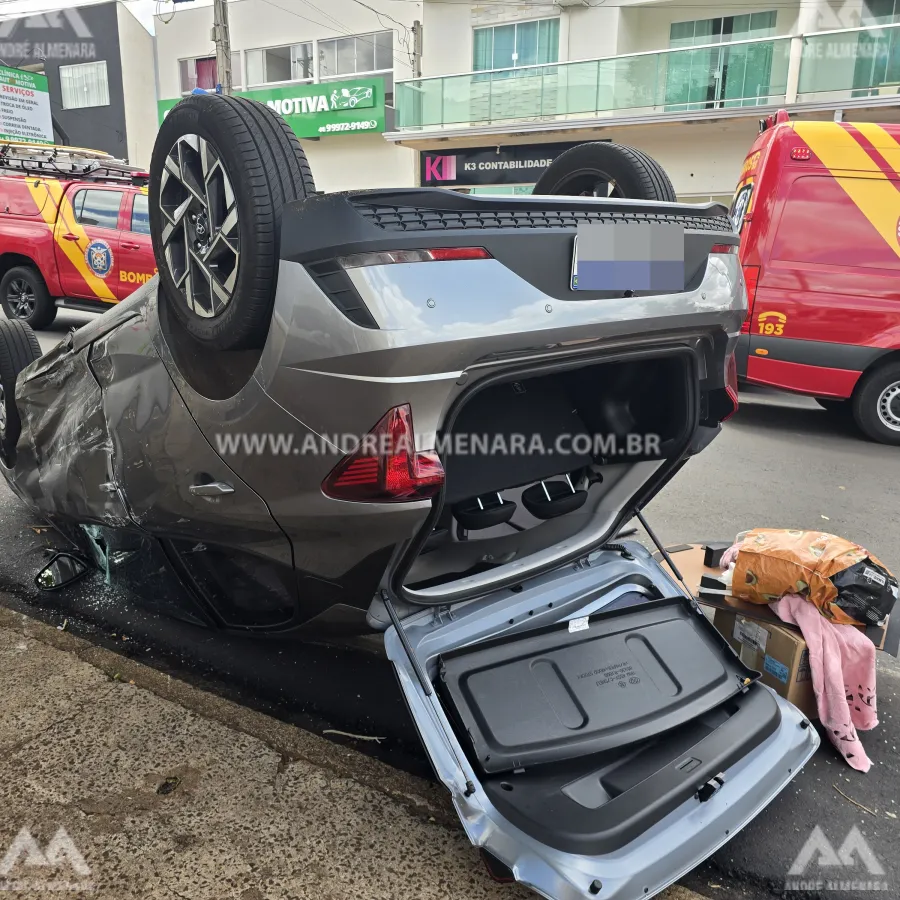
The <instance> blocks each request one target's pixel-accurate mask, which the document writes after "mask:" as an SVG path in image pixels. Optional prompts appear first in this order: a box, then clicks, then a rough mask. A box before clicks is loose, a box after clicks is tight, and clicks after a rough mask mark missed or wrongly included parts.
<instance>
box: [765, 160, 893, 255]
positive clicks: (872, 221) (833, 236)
mask: <svg viewBox="0 0 900 900" xmlns="http://www.w3.org/2000/svg"><path fill="white" fill-rule="evenodd" d="M853 182H856V183H857V185H859V186H860V188H866V189H865V190H863V189H860V188H858V187H855V186H854V185H853V184H852V183H853ZM867 182H868V183H867ZM873 184H874V189H871V190H870V189H868V188H871V187H873ZM898 188H900V182H895V183H894V184H891V183H890V181H888V180H886V179H879V180H877V181H874V183H873V181H872V180H871V179H866V178H843V179H842V180H841V183H840V184H839V183H838V181H837V179H835V178H833V177H832V176H830V175H805V176H803V177H802V178H798V179H796V180H795V181H794V183H793V184H792V185H791V189H790V192H789V193H788V196H787V200H786V202H785V204H784V208H783V211H782V214H781V219H780V220H779V222H778V227H777V229H776V232H775V238H774V240H773V242H772V254H771V259H772V261H773V262H776V263H778V264H780V265H782V266H787V267H790V268H794V267H796V266H798V265H799V266H803V265H815V266H819V267H823V268H824V267H835V266H836V267H841V268H844V269H847V268H849V269H859V268H872V269H889V270H894V271H900V257H898V254H897V253H896V251H895V250H894V245H893V241H892V240H891V239H892V238H893V237H894V235H893V229H892V230H891V233H890V234H887V235H882V234H881V233H880V232H879V229H878V227H877V226H878V224H879V221H880V220H879V212H880V211H881V209H883V208H884V205H885V204H887V203H888V201H889V200H890V198H891V197H893V196H896V191H897V189H898ZM853 196H856V197H857V199H859V201H860V203H859V204H857V203H856V202H854V200H853V199H852V197H853Z"/></svg>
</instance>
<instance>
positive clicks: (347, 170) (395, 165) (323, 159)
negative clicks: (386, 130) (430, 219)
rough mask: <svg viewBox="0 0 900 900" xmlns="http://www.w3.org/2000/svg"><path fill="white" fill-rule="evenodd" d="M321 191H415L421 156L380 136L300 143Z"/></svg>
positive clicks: (371, 135) (335, 138)
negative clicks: (377, 189)
mask: <svg viewBox="0 0 900 900" xmlns="http://www.w3.org/2000/svg"><path fill="white" fill-rule="evenodd" d="M300 143H301V145H302V146H303V150H304V152H305V153H306V157H307V159H308V160H309V165H310V168H311V169H312V173H313V178H315V180H316V188H317V189H318V190H320V191H327V192H329V193H331V192H332V191H350V190H359V189H360V188H392V187H412V186H413V185H414V184H415V183H416V164H417V160H418V156H417V154H416V153H415V151H413V150H410V149H409V148H408V147H398V146H396V145H395V144H390V143H388V142H387V141H386V140H385V139H384V138H383V137H382V136H381V135H380V134H354V135H335V136H333V137H323V138H321V139H320V140H318V141H304V140H301V141H300Z"/></svg>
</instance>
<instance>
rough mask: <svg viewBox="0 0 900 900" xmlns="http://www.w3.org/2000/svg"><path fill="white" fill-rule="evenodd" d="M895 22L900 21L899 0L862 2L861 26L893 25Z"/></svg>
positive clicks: (868, 0) (865, 0)
mask: <svg viewBox="0 0 900 900" xmlns="http://www.w3.org/2000/svg"><path fill="white" fill-rule="evenodd" d="M897 21H900V0H864V3H863V8H862V13H861V15H860V20H859V24H860V25H861V26H863V27H871V26H872V25H893V24H894V23H895V22H897Z"/></svg>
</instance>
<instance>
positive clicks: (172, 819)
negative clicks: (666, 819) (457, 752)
mask: <svg viewBox="0 0 900 900" xmlns="http://www.w3.org/2000/svg"><path fill="white" fill-rule="evenodd" d="M0 710H2V713H0V893H2V894H3V895H4V896H7V897H15V898H19V897H21V898H28V900H33V898H38V897H46V896H56V897H59V896H90V897H94V898H102V900H106V898H109V900H129V898H140V900H225V898H235V900H281V898H285V900H287V898H291V900H294V898H296V900H305V898H310V900H332V898H334V900H344V898H348V897H351V896H354V897H362V898H366V900H382V898H384V900H430V898H447V900H450V898H465V900H494V898H497V900H500V898H503V900H525V898H535V897H536V896H537V895H536V894H532V893H531V892H529V891H527V890H525V889H524V888H521V887H518V886H513V887H508V886H500V885H495V884H494V883H493V882H491V881H490V880H489V879H488V877H487V876H486V874H485V873H484V870H483V867H482V865H481V862H480V860H479V858H478V855H477V853H476V852H475V850H474V849H473V848H472V847H471V846H470V845H469V843H468V841H467V840H466V838H465V836H464V835H463V832H462V829H461V828H460V827H459V824H458V822H457V820H456V816H455V813H454V812H453V810H452V808H451V807H450V805H449V803H448V802H447V799H446V795H445V793H444V792H443V790H442V789H440V788H439V787H438V786H437V785H434V784H430V783H428V782H425V781H422V780H419V779H416V778H413V777H411V776H409V775H406V774H404V773H401V772H399V771H396V770H394V769H392V768H390V767H389V766H387V765H385V764H383V763H380V762H378V761H377V760H373V759H371V758H370V757H367V756H363V755H361V754H359V753H356V752H354V751H350V750H348V749H347V748H345V747H341V746H338V745H335V744H332V743H330V742H329V741H327V740H325V739H324V738H321V737H319V736H317V735H313V734H310V733H308V732H304V731H301V730H300V729H297V728H295V727H293V726H290V725H286V724H284V723H281V722H278V721H277V720H275V719H272V718H270V717H268V716H265V715H262V714H260V713H257V712H255V711H252V710H248V709H246V708H244V707H241V706H238V705H236V704H233V703H231V702H229V701H226V700H223V699H221V698H218V697H216V696H213V695H211V694H208V693H205V692H203V691H200V690H198V689H196V688H194V687H191V686H189V685H187V684H185V683H183V682H180V681H178V680H176V679H172V678H170V677H169V676H166V675H163V674H161V673H159V672H157V671H156V670H154V669H151V668H148V667H145V666H142V665H140V664H138V663H134V662H132V661H129V660H127V659H125V658H123V657H120V656H118V655H117V654H115V653H113V652H111V651H108V650H105V649H101V648H97V647H95V646H94V645H92V644H90V643H89V642H87V641H84V640H83V639H81V638H78V637H75V636H73V635H70V634H68V633H66V632H61V631H58V630H57V629H55V628H53V627H52V626H48V625H44V624H42V623H40V622H36V621H35V620H33V619H29V618H27V617H25V616H22V615H21V614H19V613H15V612H12V611H10V610H8V609H6V608H4V607H2V606H0ZM60 829H63V830H62V831H60ZM85 891H90V893H89V894H88V893H82V892H85ZM662 896H663V897H665V900H701V898H699V896H698V895H697V894H694V893H692V892H690V891H687V890H686V889H684V888H673V889H671V890H670V891H668V892H666V893H665V894H664V895H662Z"/></svg>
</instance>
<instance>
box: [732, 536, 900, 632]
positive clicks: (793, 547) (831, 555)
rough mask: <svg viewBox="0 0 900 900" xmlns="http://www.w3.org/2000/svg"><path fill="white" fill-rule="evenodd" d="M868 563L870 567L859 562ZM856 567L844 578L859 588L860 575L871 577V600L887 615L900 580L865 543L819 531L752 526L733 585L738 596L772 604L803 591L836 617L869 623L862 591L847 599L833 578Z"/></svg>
mask: <svg viewBox="0 0 900 900" xmlns="http://www.w3.org/2000/svg"><path fill="white" fill-rule="evenodd" d="M863 562H865V563H866V565H865V566H858V564H859V563H863ZM851 566H857V569H856V570H855V571H854V573H853V574H855V573H857V572H858V573H859V575H858V577H856V578H849V579H848V577H847V576H844V577H843V578H842V579H839V581H841V582H843V583H844V584H847V582H848V581H853V582H856V583H857V588H858V582H859V579H860V578H862V579H863V580H864V581H865V582H867V589H868V592H869V594H870V595H871V598H874V600H875V602H872V603H870V605H871V607H872V609H873V610H874V609H881V618H883V617H884V615H885V614H887V612H889V611H890V607H892V606H893V601H894V600H896V598H897V580H896V579H895V578H894V577H893V576H892V575H891V573H890V572H889V571H888V569H887V568H886V567H885V566H884V565H883V564H882V563H881V562H880V561H879V560H878V559H876V558H875V557H874V556H872V554H871V553H869V551H868V550H866V549H865V548H864V547H860V546H859V544H854V543H853V542H852V541H848V540H846V539H845V538H841V537H836V536H835V535H833V534H825V533H824V532H820V531H792V530H790V529H781V528H755V529H754V530H753V531H748V532H747V533H746V535H745V536H744V538H743V541H742V542H741V544H740V547H739V548H738V554H737V559H736V561H735V565H734V574H733V576H732V581H731V590H732V593H733V594H734V596H735V597H738V598H740V599H741V600H747V601H748V602H750V603H771V602H773V601H774V600H778V599H780V598H781V597H783V596H784V595H785V594H801V595H803V596H805V597H806V598H807V599H808V600H809V601H810V602H812V603H814V604H815V605H816V606H817V607H818V609H819V612H820V613H822V615H823V616H825V617H826V618H827V619H829V620H830V621H832V622H835V623H837V624H841V625H859V624H860V623H861V622H863V623H866V624H869V623H870V622H871V621H872V620H873V619H874V618H875V613H874V612H873V611H871V610H869V611H868V613H866V611H864V610H862V609H861V607H860V604H859V602H858V597H859V593H860V592H859V590H858V589H857V590H856V591H855V592H854V593H853V598H852V599H853V602H849V601H850V600H851V595H850V593H849V592H848V593H847V598H846V601H844V600H842V598H841V592H839V591H838V587H837V586H836V585H835V582H834V580H833V577H834V576H836V575H838V573H841V572H844V571H845V570H847V569H850V567H851ZM842 592H843V588H842ZM871 598H870V599H871ZM848 610H849V611H852V612H853V613H854V615H851V614H850V613H849V612H848Z"/></svg>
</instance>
